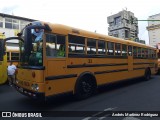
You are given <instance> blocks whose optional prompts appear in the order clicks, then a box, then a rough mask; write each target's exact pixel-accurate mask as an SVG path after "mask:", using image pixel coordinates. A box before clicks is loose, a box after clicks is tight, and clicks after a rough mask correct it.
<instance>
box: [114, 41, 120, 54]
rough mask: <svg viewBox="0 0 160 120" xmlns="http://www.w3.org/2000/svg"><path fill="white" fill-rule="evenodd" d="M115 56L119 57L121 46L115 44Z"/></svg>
mask: <svg viewBox="0 0 160 120" xmlns="http://www.w3.org/2000/svg"><path fill="white" fill-rule="evenodd" d="M115 55H117V56H120V55H121V44H120V43H115Z"/></svg>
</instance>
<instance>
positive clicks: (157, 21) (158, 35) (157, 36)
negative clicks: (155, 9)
mask: <svg viewBox="0 0 160 120" xmlns="http://www.w3.org/2000/svg"><path fill="white" fill-rule="evenodd" d="M147 30H148V35H149V44H150V45H152V46H156V44H157V43H160V13H159V14H156V15H152V16H149V18H148V27H147Z"/></svg>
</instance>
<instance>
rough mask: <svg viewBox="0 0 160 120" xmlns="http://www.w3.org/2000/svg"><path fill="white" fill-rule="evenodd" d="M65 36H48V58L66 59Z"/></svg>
mask: <svg viewBox="0 0 160 120" xmlns="http://www.w3.org/2000/svg"><path fill="white" fill-rule="evenodd" d="M65 53H66V52H65V36H60V35H54V34H46V56H47V57H65Z"/></svg>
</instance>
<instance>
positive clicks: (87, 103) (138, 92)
mask: <svg viewBox="0 0 160 120" xmlns="http://www.w3.org/2000/svg"><path fill="white" fill-rule="evenodd" d="M0 111H15V112H16V111H21V112H23V111H66V112H64V116H67V115H69V114H71V116H72V115H73V116H75V117H72V118H71V117H67V118H68V119H69V120H74V119H78V120H95V119H97V120H150V119H153V118H150V117H137V116H136V117H135V116H133V117H129V118H128V117H107V116H109V115H110V114H108V112H104V111H160V76H153V77H152V79H151V80H149V81H143V80H141V79H135V80H132V81H127V82H123V83H119V84H114V85H109V86H106V87H103V88H100V89H99V93H98V94H97V95H95V96H93V97H91V98H89V99H86V100H82V101H75V100H74V99H73V97H72V96H61V97H57V98H51V99H49V100H48V102H47V103H45V104H42V103H40V102H37V101H34V100H31V99H30V98H28V97H26V96H23V95H21V94H20V93H18V92H17V91H16V90H15V89H14V88H12V87H10V86H8V85H2V86H0ZM68 111H84V112H79V113H78V114H83V113H85V111H88V112H86V113H87V114H92V115H91V116H90V117H85V116H84V117H83V116H82V117H76V114H77V112H68ZM92 111H96V112H93V113H92ZM100 114H102V115H100ZM93 116H96V117H93ZM67 118H66V117H63V118H62V117H61V118H59V117H56V118H55V119H61V120H63V119H64V120H65V119H67ZM154 119H157V120H159V119H160V118H156V117H154Z"/></svg>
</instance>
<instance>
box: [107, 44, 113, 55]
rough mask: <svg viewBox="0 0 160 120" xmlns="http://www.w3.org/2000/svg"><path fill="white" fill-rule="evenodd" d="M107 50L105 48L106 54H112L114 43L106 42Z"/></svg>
mask: <svg viewBox="0 0 160 120" xmlns="http://www.w3.org/2000/svg"><path fill="white" fill-rule="evenodd" d="M107 48H108V50H107V52H108V53H107V54H108V55H114V43H113V42H108V47H107Z"/></svg>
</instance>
